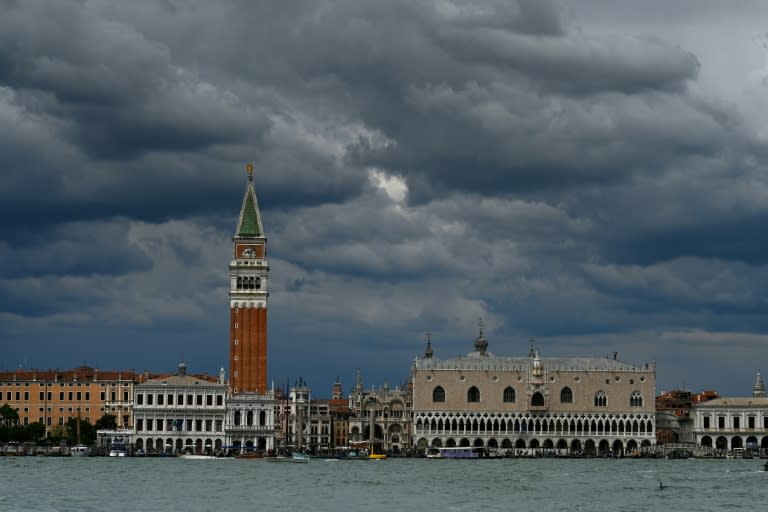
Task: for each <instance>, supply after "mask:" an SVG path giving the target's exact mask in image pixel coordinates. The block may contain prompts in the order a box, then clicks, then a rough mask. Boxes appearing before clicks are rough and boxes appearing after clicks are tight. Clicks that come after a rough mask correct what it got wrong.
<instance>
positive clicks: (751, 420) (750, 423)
mask: <svg viewBox="0 0 768 512" xmlns="http://www.w3.org/2000/svg"><path fill="white" fill-rule="evenodd" d="M747 427H748V428H749V430H755V417H754V416H750V417H749V418H747Z"/></svg>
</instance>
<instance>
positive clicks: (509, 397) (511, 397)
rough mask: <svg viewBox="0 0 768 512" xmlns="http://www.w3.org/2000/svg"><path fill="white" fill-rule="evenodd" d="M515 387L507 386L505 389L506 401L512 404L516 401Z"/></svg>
mask: <svg viewBox="0 0 768 512" xmlns="http://www.w3.org/2000/svg"><path fill="white" fill-rule="evenodd" d="M515 398H516V397H515V388H513V387H512V386H507V387H506V388H505V389H504V403H505V404H511V403H514V401H515Z"/></svg>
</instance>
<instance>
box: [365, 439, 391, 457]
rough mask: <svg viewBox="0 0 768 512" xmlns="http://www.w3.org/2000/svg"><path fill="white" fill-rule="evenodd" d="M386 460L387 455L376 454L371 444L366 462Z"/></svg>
mask: <svg viewBox="0 0 768 512" xmlns="http://www.w3.org/2000/svg"><path fill="white" fill-rule="evenodd" d="M386 458H387V455H386V454H384V453H376V450H374V448H373V442H371V453H369V454H368V460H384V459H386Z"/></svg>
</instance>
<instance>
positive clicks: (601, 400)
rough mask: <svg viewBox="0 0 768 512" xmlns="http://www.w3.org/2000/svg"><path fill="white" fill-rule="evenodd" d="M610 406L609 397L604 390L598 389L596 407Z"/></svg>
mask: <svg viewBox="0 0 768 512" xmlns="http://www.w3.org/2000/svg"><path fill="white" fill-rule="evenodd" d="M607 406H608V397H606V396H605V393H603V392H602V391H598V392H597V393H595V407H607Z"/></svg>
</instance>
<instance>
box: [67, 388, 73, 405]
mask: <svg viewBox="0 0 768 512" xmlns="http://www.w3.org/2000/svg"><path fill="white" fill-rule="evenodd" d="M74 396H75V394H74V393H73V392H72V391H69V392H68V393H67V400H69V401H70V402H71V401H72V400H73V397H74Z"/></svg>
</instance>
